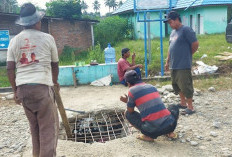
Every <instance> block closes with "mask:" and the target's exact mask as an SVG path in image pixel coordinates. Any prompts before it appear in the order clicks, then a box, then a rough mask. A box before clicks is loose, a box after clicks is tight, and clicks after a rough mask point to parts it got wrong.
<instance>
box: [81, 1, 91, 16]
mask: <svg viewBox="0 0 232 157" xmlns="http://www.w3.org/2000/svg"><path fill="white" fill-rule="evenodd" d="M88 7H89V6H88V5H87V3H86V2H85V1H81V8H82V9H83V10H84V12H85V13H86V9H88Z"/></svg>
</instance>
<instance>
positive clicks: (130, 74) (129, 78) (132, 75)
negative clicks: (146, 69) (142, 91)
mask: <svg viewBox="0 0 232 157" xmlns="http://www.w3.org/2000/svg"><path fill="white" fill-rule="evenodd" d="M124 78H125V81H126V82H129V83H130V84H132V85H134V84H136V83H140V82H141V81H142V80H141V79H140V77H139V75H138V74H137V72H136V71H135V70H129V71H127V72H126V73H125V75H124Z"/></svg>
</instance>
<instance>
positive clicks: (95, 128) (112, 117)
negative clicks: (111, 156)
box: [60, 109, 132, 143]
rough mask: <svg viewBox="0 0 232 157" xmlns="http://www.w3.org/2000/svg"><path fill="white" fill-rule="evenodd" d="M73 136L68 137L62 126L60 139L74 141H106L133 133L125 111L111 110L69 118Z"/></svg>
mask: <svg viewBox="0 0 232 157" xmlns="http://www.w3.org/2000/svg"><path fill="white" fill-rule="evenodd" d="M69 124H70V128H71V130H72V138H67V136H66V134H65V131H64V129H63V126H61V131H60V133H61V134H60V139H66V140H72V141H74V142H84V143H93V142H102V143H104V142H106V141H110V140H114V139H117V138H122V137H126V136H128V135H131V134H132V129H131V127H132V126H131V125H130V124H129V123H128V122H127V120H126V119H125V116H124V111H122V110H121V111H117V110H116V109H115V110H109V111H99V112H97V113H88V114H84V115H81V116H80V115H77V116H76V117H73V118H70V119H69Z"/></svg>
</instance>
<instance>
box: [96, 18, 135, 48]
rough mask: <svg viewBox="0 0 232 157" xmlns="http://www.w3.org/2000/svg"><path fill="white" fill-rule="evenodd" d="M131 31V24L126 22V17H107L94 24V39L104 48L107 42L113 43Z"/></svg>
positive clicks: (125, 36)
mask: <svg viewBox="0 0 232 157" xmlns="http://www.w3.org/2000/svg"><path fill="white" fill-rule="evenodd" d="M131 31H132V25H130V24H128V20H127V19H126V18H120V17H119V16H111V17H107V18H105V19H102V20H101V21H100V23H99V24H97V25H96V26H95V28H94V34H95V41H98V42H99V44H100V45H101V46H102V48H105V47H107V43H111V45H115V44H116V43H118V42H119V41H122V40H123V39H125V38H127V37H129V36H130V34H131V33H130V32H131Z"/></svg>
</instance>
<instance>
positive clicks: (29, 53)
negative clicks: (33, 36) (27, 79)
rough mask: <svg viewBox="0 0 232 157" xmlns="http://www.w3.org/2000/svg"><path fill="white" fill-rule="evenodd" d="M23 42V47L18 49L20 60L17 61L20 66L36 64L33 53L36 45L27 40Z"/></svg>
mask: <svg viewBox="0 0 232 157" xmlns="http://www.w3.org/2000/svg"><path fill="white" fill-rule="evenodd" d="M24 40H25V45H24V46H23V47H20V50H21V53H22V58H20V60H19V62H20V63H21V65H20V66H28V65H31V64H35V63H38V62H39V60H36V53H35V48H36V45H32V44H31V43H30V41H29V39H27V38H26V39H24ZM28 58H29V59H28Z"/></svg>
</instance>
